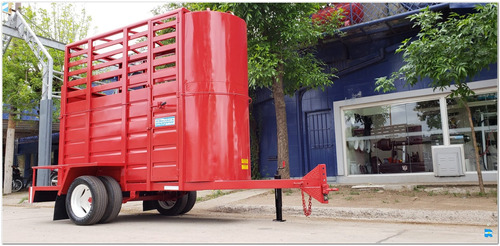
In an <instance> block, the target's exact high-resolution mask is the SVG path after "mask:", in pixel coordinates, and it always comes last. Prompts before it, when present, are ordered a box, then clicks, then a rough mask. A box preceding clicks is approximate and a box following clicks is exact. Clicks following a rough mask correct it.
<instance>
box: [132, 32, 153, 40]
mask: <svg viewBox="0 0 500 246" xmlns="http://www.w3.org/2000/svg"><path fill="white" fill-rule="evenodd" d="M148 32H149V30H146V31H143V32H138V33H136V34H133V35H130V37H129V39H130V40H132V39H136V38H142V37H144V36H147V35H148Z"/></svg>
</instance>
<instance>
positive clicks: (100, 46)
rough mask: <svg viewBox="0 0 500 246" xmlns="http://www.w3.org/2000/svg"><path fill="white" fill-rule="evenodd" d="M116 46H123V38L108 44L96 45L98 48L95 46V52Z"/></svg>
mask: <svg viewBox="0 0 500 246" xmlns="http://www.w3.org/2000/svg"><path fill="white" fill-rule="evenodd" d="M116 44H123V38H120V39H117V40H114V41H111V42H107V43H104V44H100V45H96V46H94V51H95V50H100V49H104V48H106V47H109V46H113V45H116Z"/></svg>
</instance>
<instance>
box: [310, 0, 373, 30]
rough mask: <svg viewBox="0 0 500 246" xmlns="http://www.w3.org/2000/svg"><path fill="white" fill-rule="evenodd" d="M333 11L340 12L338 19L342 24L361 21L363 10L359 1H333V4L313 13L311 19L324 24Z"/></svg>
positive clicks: (348, 24)
mask: <svg viewBox="0 0 500 246" xmlns="http://www.w3.org/2000/svg"><path fill="white" fill-rule="evenodd" d="M335 12H338V13H340V16H342V17H341V18H340V21H341V22H343V25H344V26H350V25H354V24H358V23H361V22H363V16H364V12H363V5H362V4H361V3H334V4H333V6H328V7H326V8H323V9H321V10H319V11H318V12H317V13H314V14H313V15H312V19H313V20H314V21H319V22H320V23H322V24H325V23H326V22H327V21H329V18H331V16H332V14H333V13H335Z"/></svg>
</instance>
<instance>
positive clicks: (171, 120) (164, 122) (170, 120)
mask: <svg viewBox="0 0 500 246" xmlns="http://www.w3.org/2000/svg"><path fill="white" fill-rule="evenodd" d="M161 126H175V116H170V117H164V118H158V119H155V127H161Z"/></svg>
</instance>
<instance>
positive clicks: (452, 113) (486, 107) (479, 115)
mask: <svg viewBox="0 0 500 246" xmlns="http://www.w3.org/2000/svg"><path fill="white" fill-rule="evenodd" d="M497 95H498V94H497V93H488V94H477V95H475V96H472V97H470V98H469V100H468V105H469V107H470V110H471V113H472V121H473V124H474V131H475V134H476V139H477V144H478V148H479V153H480V157H479V163H480V167H481V170H484V171H492V170H498V166H497V165H498V154H497V149H498V146H497V139H496V137H497V136H498V121H497V112H498V105H497ZM447 107H448V125H449V128H450V130H449V132H450V143H451V144H463V145H464V153H465V168H466V171H476V156H475V154H474V146H473V144H472V137H471V128H470V125H469V119H468V115H467V112H466V110H465V108H464V106H463V103H461V102H460V100H458V99H448V100H447Z"/></svg>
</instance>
